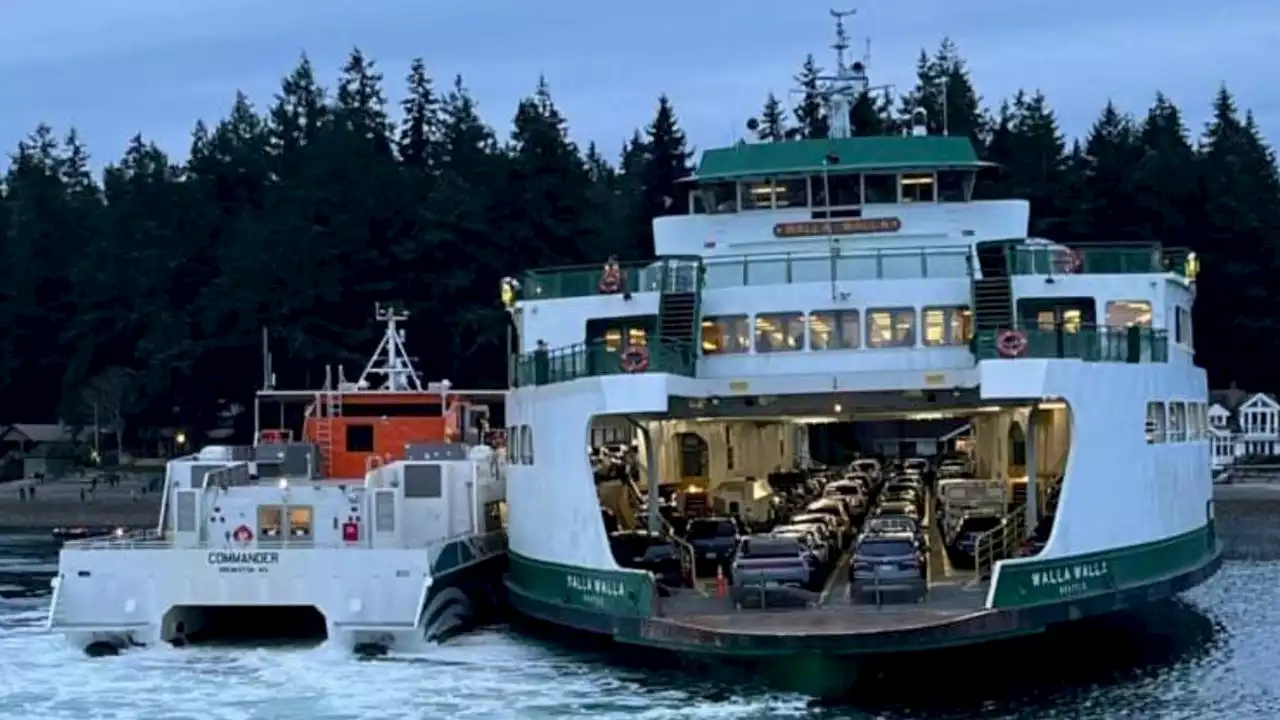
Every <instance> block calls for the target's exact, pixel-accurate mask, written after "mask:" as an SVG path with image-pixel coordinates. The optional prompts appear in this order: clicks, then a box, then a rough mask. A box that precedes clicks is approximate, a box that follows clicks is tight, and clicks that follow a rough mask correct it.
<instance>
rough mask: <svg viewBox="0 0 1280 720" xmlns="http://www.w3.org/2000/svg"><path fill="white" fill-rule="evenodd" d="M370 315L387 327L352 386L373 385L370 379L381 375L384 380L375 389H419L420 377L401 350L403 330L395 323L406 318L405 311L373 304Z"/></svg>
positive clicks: (366, 386) (404, 390)
mask: <svg viewBox="0 0 1280 720" xmlns="http://www.w3.org/2000/svg"><path fill="white" fill-rule="evenodd" d="M373 316H374V319H375V320H377V321H379V322H383V323H386V325H387V329H386V331H385V332H383V334H382V341H381V342H379V343H378V349H377V350H374V351H373V357H372V358H370V359H369V364H368V365H366V366H365V367H364V372H362V373H360V379H359V380H357V381H356V387H357V388H359V389H361V390H364V389H367V388H370V387H373V382H372V380H371V378H373V377H377V376H384V377H385V378H386V380H384V381H383V382H382V383H381V385H380V386H378V387H377V388H376V389H378V390H384V391H392V392H406V391H417V392H422V380H421V379H420V378H419V377H418V371H417V370H415V369H414V368H413V360H411V359H410V358H409V353H408V352H406V351H405V349H404V330H402V329H400V328H399V327H398V323H401V322H403V321H405V320H408V319H409V313H408V312H406V311H399V310H395V309H393V308H384V307H383V306H382V305H381V304H378V305H375V306H374V310H373Z"/></svg>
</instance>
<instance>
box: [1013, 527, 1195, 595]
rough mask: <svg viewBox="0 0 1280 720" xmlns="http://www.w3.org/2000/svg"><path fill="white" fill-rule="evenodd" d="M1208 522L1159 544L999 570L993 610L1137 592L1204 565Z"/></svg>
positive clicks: (1132, 546) (1037, 562)
mask: <svg viewBox="0 0 1280 720" xmlns="http://www.w3.org/2000/svg"><path fill="white" fill-rule="evenodd" d="M1216 542H1217V539H1216V536H1215V533H1214V527H1213V522H1212V521H1209V523H1208V524H1206V525H1205V526H1204V527H1201V528H1198V529H1196V530H1192V531H1191V532H1187V533H1183V534H1182V535H1176V536H1174V537H1171V538H1165V539H1164V540H1156V541H1154V542H1149V543H1143V544H1142V545H1131V546H1129V547H1125V548H1119V549H1116V550H1104V551H1101V552H1095V553H1088V554H1085V555H1073V556H1071V557H1065V558H1051V559H1045V560H1036V561H1034V562H1029V563H1026V564H1022V565H1004V566H1002V567H1001V569H1000V577H999V580H998V582H997V583H996V590H995V593H994V596H993V598H994V599H993V602H992V605H993V607H995V608H998V609H1002V610H1003V609H1008V608H1018V607H1028V606H1032V605H1041V604H1044V603H1053V602H1061V601H1064V600H1076V599H1079V598H1082V597H1088V596H1091V595H1098V594H1106V593H1113V592H1116V591H1118V590H1125V589H1128V588H1134V587H1140V586H1142V585H1148V584H1151V583H1154V582H1159V581H1161V580H1164V579H1166V578H1169V577H1172V576H1174V575H1178V574H1179V573H1182V572H1185V571H1187V570H1189V569H1192V568H1195V567H1197V566H1199V565H1201V564H1203V563H1204V562H1205V561H1206V560H1207V559H1208V558H1209V557H1211V556H1212V555H1213V553H1214V549H1215V545H1216Z"/></svg>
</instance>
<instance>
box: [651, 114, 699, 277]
mask: <svg viewBox="0 0 1280 720" xmlns="http://www.w3.org/2000/svg"><path fill="white" fill-rule="evenodd" d="M644 149H645V155H644V161H643V163H642V164H641V166H640V171H639V179H640V203H641V205H640V207H641V210H640V212H641V215H640V218H641V221H642V222H644V223H645V225H646V227H647V226H648V225H649V224H650V223H651V222H652V220H653V218H657V217H661V216H663V215H683V214H685V213H687V212H688V211H689V208H688V204H689V203H688V194H687V192H686V191H685V189H684V188H682V187H680V186H679V182H680V181H681V180H683V179H684V178H686V177H689V175H690V174H692V172H693V170H692V168H690V167H689V159H690V158H691V157H692V156H693V153H692V152H690V151H689V147H688V141H687V140H686V139H685V135H684V131H683V130H681V129H680V123H679V121H678V120H677V119H676V112H675V109H674V108H673V107H672V106H671V101H670V100H669V99H668V98H667V96H666V95H663V96H661V97H660V98H658V112H657V113H656V114H655V115H654V117H653V122H651V123H649V126H648V127H647V128H645V140H644ZM652 243H653V240H652V236H651V235H650V237H649V240H648V242H647V243H646V245H645V249H646V252H647V253H652V248H653V244H652Z"/></svg>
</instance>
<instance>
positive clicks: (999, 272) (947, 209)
mask: <svg viewBox="0 0 1280 720" xmlns="http://www.w3.org/2000/svg"><path fill="white" fill-rule="evenodd" d="M836 15H837V42H836V44H835V46H834V47H835V48H836V50H837V62H836V70H835V73H834V75H833V77H830V78H827V79H825V80H824V87H823V93H824V95H825V98H826V101H827V104H828V109H829V117H830V118H831V133H830V135H831V137H830V139H821V140H812V139H808V140H794V141H786V142H776V143H745V142H744V143H738V144H737V145H735V146H733V147H726V148H718V149H711V150H707V151H706V152H704V153H703V154H702V156H701V158H700V162H699V164H698V166H697V171H696V174H695V175H694V176H693V177H691V178H689V180H688V193H689V202H690V212H689V214H688V215H686V216H675V217H663V218H659V219H657V220H656V221H655V222H654V224H653V231H654V236H655V246H656V251H657V254H658V257H657V259H656V260H653V261H646V262H639V263H630V264H624V263H620V262H618V261H617V260H616V259H612V258H611V259H609V260H608V261H606V262H604V263H603V264H601V265H596V266H590V267H574V268H559V269H551V270H539V271H536V272H529V273H527V274H525V275H524V276H522V277H520V278H508V279H507V280H505V281H504V283H505V285H504V288H503V295H504V300H505V301H506V303H507V306H508V310H509V312H510V314H511V316H512V318H513V325H514V328H515V329H516V332H517V333H518V345H519V348H520V353H519V354H518V356H516V357H513V362H512V367H511V378H510V382H511V389H510V392H509V394H508V396H507V399H506V409H507V412H506V422H507V424H508V428H507V437H508V438H509V444H508V447H507V451H508V462H509V463H510V465H509V470H508V473H509V477H510V479H511V485H510V488H509V495H508V498H509V503H510V528H509V533H510V546H509V551H510V552H509V571H508V576H507V590H508V597H509V600H510V603H511V605H512V606H513V608H514V609H515V610H516V611H518V612H519V613H520V614H522V615H524V616H527V617H528V618H531V619H534V620H536V621H541V622H543V623H551V624H553V625H557V626H562V627H565V628H572V629H575V630H579V631H584V632H586V633H592V634H597V635H601V636H606V637H609V638H612V639H613V640H614V641H616V642H618V643H622V644H627V645H635V646H646V647H649V648H660V649H666V650H671V651H675V652H677V653H680V654H682V655H684V656H686V657H692V658H703V659H711V660H731V659H742V660H745V661H750V662H751V663H754V664H755V665H756V666H757V667H758V668H761V669H764V670H766V671H767V672H768V673H769V674H773V675H775V676H777V677H781V678H789V679H790V680H791V681H794V682H795V683H796V684H797V685H799V686H803V687H806V688H811V689H814V690H815V691H817V692H828V691H832V690H837V691H838V689H839V687H840V686H842V685H846V684H847V683H848V682H849V680H850V678H851V677H852V674H851V673H852V672H853V671H855V670H856V668H857V666H858V663H859V661H860V660H862V659H866V658H868V657H870V656H876V655H879V654H884V653H901V652H903V651H921V650H927V649H932V648H940V647H944V646H948V647H954V646H960V645H965V644H978V643H988V642H992V641H996V640H999V639H1003V638H1008V637H1011V636H1017V635H1024V634H1031V633H1036V632H1039V631H1042V630H1044V629H1046V628H1049V627H1051V626H1054V625H1057V624H1061V623H1068V622H1072V621H1075V620H1077V619H1079V618H1083V617H1086V616H1090V615H1096V614H1101V613H1108V612H1112V611H1116V610H1120V609H1124V608H1130V607H1134V606H1137V605H1140V604H1142V603H1149V602H1151V601H1153V600H1157V599H1160V598H1166V597H1169V596H1171V595H1174V594H1176V593H1178V592H1180V591H1183V590H1185V589H1187V588H1189V587H1191V586H1193V585H1195V584H1197V583H1199V582H1201V581H1203V580H1205V579H1206V578H1207V577H1209V576H1210V575H1211V574H1212V573H1214V572H1215V571H1216V569H1217V568H1218V565H1219V563H1220V550H1219V546H1218V543H1217V540H1216V539H1215V535H1214V511H1213V502H1212V496H1211V485H1210V460H1209V445H1208V436H1207V427H1208V424H1207V422H1206V404H1205V403H1206V398H1207V396H1208V395H1207V387H1206V379H1205V373H1204V372H1203V371H1202V370H1201V369H1200V368H1199V367H1197V366H1196V364H1195V355H1194V349H1193V344H1192V327H1191V307H1192V303H1193V302H1194V300H1195V294H1196V286H1195V276H1196V273H1197V270H1198V265H1197V261H1196V259H1195V256H1194V254H1192V253H1188V252H1185V251H1181V250H1177V249H1172V248H1166V247H1160V246H1158V245H1122V244H1115V243H1098V244H1082V245H1075V246H1071V247H1067V246H1065V245H1062V244H1058V243H1055V242H1053V241H1051V240H1045V239H1040V238H1031V237H1028V236H1027V235H1028V222H1029V220H1028V219H1029V210H1030V208H1029V205H1028V203H1027V202H1026V201H1025V200H1018V199H1012V200H975V199H974V197H973V190H974V183H975V176H976V174H977V173H978V172H979V171H980V170H982V169H983V168H984V167H985V166H987V165H988V164H987V163H984V162H982V161H980V160H979V158H978V156H977V154H976V153H975V150H974V148H973V147H972V145H971V143H970V141H969V140H968V139H967V138H965V137H952V136H948V135H947V134H946V133H945V132H943V133H936V134H931V133H930V132H929V131H928V125H929V123H928V118H927V117H925V115H924V113H923V112H921V111H916V112H915V113H914V114H913V115H912V116H911V117H910V118H908V119H906V122H905V123H904V124H905V125H906V129H904V130H902V131H900V133H899V134H898V135H894V136H883V137H857V136H855V135H854V133H853V128H851V127H850V116H851V109H852V107H853V103H854V101H855V99H856V98H857V97H858V95H859V93H862V92H864V91H867V90H868V88H869V82H868V76H867V62H866V60H865V59H864V60H862V61H856V62H850V61H849V60H848V59H847V57H846V51H847V48H848V39H847V35H846V33H845V30H844V27H843V17H842V16H843V14H842V13H837V14H836ZM749 125H750V123H749Z"/></svg>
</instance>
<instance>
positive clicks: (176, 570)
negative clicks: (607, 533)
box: [48, 533, 506, 654]
mask: <svg viewBox="0 0 1280 720" xmlns="http://www.w3.org/2000/svg"><path fill="white" fill-rule="evenodd" d="M505 551H506V538H505V534H503V533H492V534H490V535H486V536H480V537H474V538H466V539H460V540H456V541H453V542H450V543H447V544H445V545H443V546H442V547H439V548H434V549H431V550H426V549H403V550H402V549H378V550H368V549H346V548H295V547H288V548H284V547H282V548H259V547H249V548H243V549H239V548H237V549H229V548H218V549H211V548H201V549H179V548H173V547H165V546H164V545H163V541H158V540H155V541H151V545H148V544H147V543H146V542H140V543H136V547H135V549H125V548H122V547H120V543H119V542H118V541H116V542H112V543H110V544H108V543H99V544H95V543H93V542H92V541H90V542H87V543H79V544H70V545H69V547H67V548H65V549H63V550H62V552H61V554H60V558H59V572H58V576H57V577H56V578H55V579H54V581H53V584H54V593H53V601H52V604H51V608H50V612H49V621H48V626H49V629H50V630H51V631H53V632H57V633H61V634H62V635H64V636H65V637H66V638H67V639H68V641H69V642H71V643H72V644H73V645H74V646H75V647H77V648H80V649H83V650H86V651H87V652H89V653H90V654H113V653H114V652H118V651H120V650H123V649H127V648H133V647H151V646H155V645H159V644H161V643H167V644H174V645H179V646H181V645H184V644H186V643H187V642H188V641H189V640H191V639H193V638H197V637H199V636H200V635H201V632H202V631H203V630H207V629H208V628H205V627H202V621H203V619H204V618H206V617H208V615H207V613H206V612H205V610H206V609H218V608H238V609H243V610H244V611H245V612H246V613H251V612H252V609H253V608H255V607H258V608H276V609H279V608H297V609H298V612H299V613H302V612H306V611H308V609H311V608H314V610H315V611H317V612H319V613H320V614H321V615H322V616H323V622H324V630H325V637H326V641H327V642H328V643H329V644H330V645H332V646H335V647H339V648H343V649H348V650H353V651H360V652H385V651H394V650H398V649H406V648H412V647H414V646H415V645H418V644H420V643H422V642H434V641H440V640H444V639H447V638H448V637H450V636H452V635H453V634H456V633H457V632H460V631H462V630H465V629H467V628H468V627H470V626H472V625H473V624H474V623H476V622H478V621H483V620H485V619H487V618H488V617H490V616H491V615H492V614H493V612H494V610H495V608H496V607H497V604H498V593H499V592H500V591H499V588H500V585H501V577H502V573H503V571H504V569H505V560H506V558H505Z"/></svg>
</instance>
